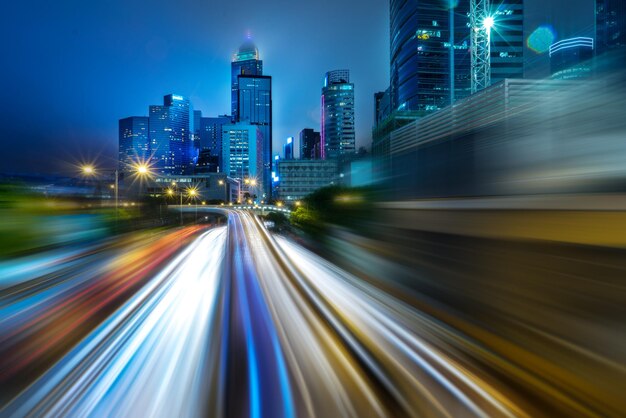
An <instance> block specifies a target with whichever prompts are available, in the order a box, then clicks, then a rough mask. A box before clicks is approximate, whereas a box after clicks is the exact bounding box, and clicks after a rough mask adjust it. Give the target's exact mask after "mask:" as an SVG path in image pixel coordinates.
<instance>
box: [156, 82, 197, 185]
mask: <svg viewBox="0 0 626 418" xmlns="http://www.w3.org/2000/svg"><path fill="white" fill-rule="evenodd" d="M149 118H150V149H151V152H152V165H153V168H154V170H155V171H156V172H158V173H162V174H175V175H176V174H188V173H189V172H190V171H191V169H192V168H193V167H192V163H193V158H192V157H193V155H192V153H193V149H192V147H193V142H192V138H193V136H192V134H191V133H190V127H191V124H190V122H191V121H190V104H189V100H188V99H186V98H184V97H183V96H179V95H176V94H169V95H167V96H165V97H164V98H163V106H159V105H153V106H150V115H149Z"/></svg>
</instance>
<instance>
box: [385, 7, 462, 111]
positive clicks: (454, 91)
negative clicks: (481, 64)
mask: <svg viewBox="0 0 626 418" xmlns="http://www.w3.org/2000/svg"><path fill="white" fill-rule="evenodd" d="M389 11H390V18H391V21H390V35H391V41H390V51H391V56H390V67H391V68H390V75H391V80H390V84H391V85H390V102H391V111H392V112H396V111H419V112H431V111H435V110H438V109H441V108H442V107H445V106H447V105H449V104H451V103H453V102H454V101H455V100H457V99H460V98H463V97H466V96H468V95H469V93H470V87H471V77H470V76H471V74H470V64H471V60H470V51H469V47H470V45H469V42H470V40H469V35H470V33H469V27H468V25H469V16H468V13H469V1H461V2H457V1H452V0H449V1H440V0H413V1H406V0H390V9H389Z"/></svg>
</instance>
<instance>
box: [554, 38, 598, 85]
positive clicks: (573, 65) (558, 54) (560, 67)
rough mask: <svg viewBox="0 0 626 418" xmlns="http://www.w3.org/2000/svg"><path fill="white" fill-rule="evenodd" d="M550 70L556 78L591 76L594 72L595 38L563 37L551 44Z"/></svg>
mask: <svg viewBox="0 0 626 418" xmlns="http://www.w3.org/2000/svg"><path fill="white" fill-rule="evenodd" d="M549 51H550V52H549V54H550V72H551V74H552V78H553V79H555V80H573V79H586V78H590V77H591V76H592V74H593V56H594V45H593V38H583V37H578V38H571V39H563V40H561V41H559V42H556V43H554V44H552V45H550V50H549Z"/></svg>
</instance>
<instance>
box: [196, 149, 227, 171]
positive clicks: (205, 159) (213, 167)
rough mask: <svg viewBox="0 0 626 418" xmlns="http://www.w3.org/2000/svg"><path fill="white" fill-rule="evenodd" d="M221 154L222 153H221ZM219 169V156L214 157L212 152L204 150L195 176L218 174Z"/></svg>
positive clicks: (200, 153) (197, 164) (199, 157)
mask: <svg viewBox="0 0 626 418" xmlns="http://www.w3.org/2000/svg"><path fill="white" fill-rule="evenodd" d="M220 154H221V152H220ZM218 169H219V156H217V155H213V153H212V152H211V150H208V149H203V150H200V152H199V154H198V162H197V163H196V168H195V171H194V173H195V174H205V173H217V172H218Z"/></svg>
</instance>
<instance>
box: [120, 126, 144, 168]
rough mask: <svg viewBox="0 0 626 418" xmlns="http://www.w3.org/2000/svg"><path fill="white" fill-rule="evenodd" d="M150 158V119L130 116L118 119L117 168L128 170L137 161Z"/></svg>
mask: <svg viewBox="0 0 626 418" xmlns="http://www.w3.org/2000/svg"><path fill="white" fill-rule="evenodd" d="M149 158H150V119H149V118H148V117H147V116H131V117H128V118H124V119H120V120H119V170H120V172H121V173H126V172H130V171H131V170H132V169H131V167H132V166H133V165H135V164H137V163H140V162H141V163H142V162H147V161H149Z"/></svg>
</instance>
